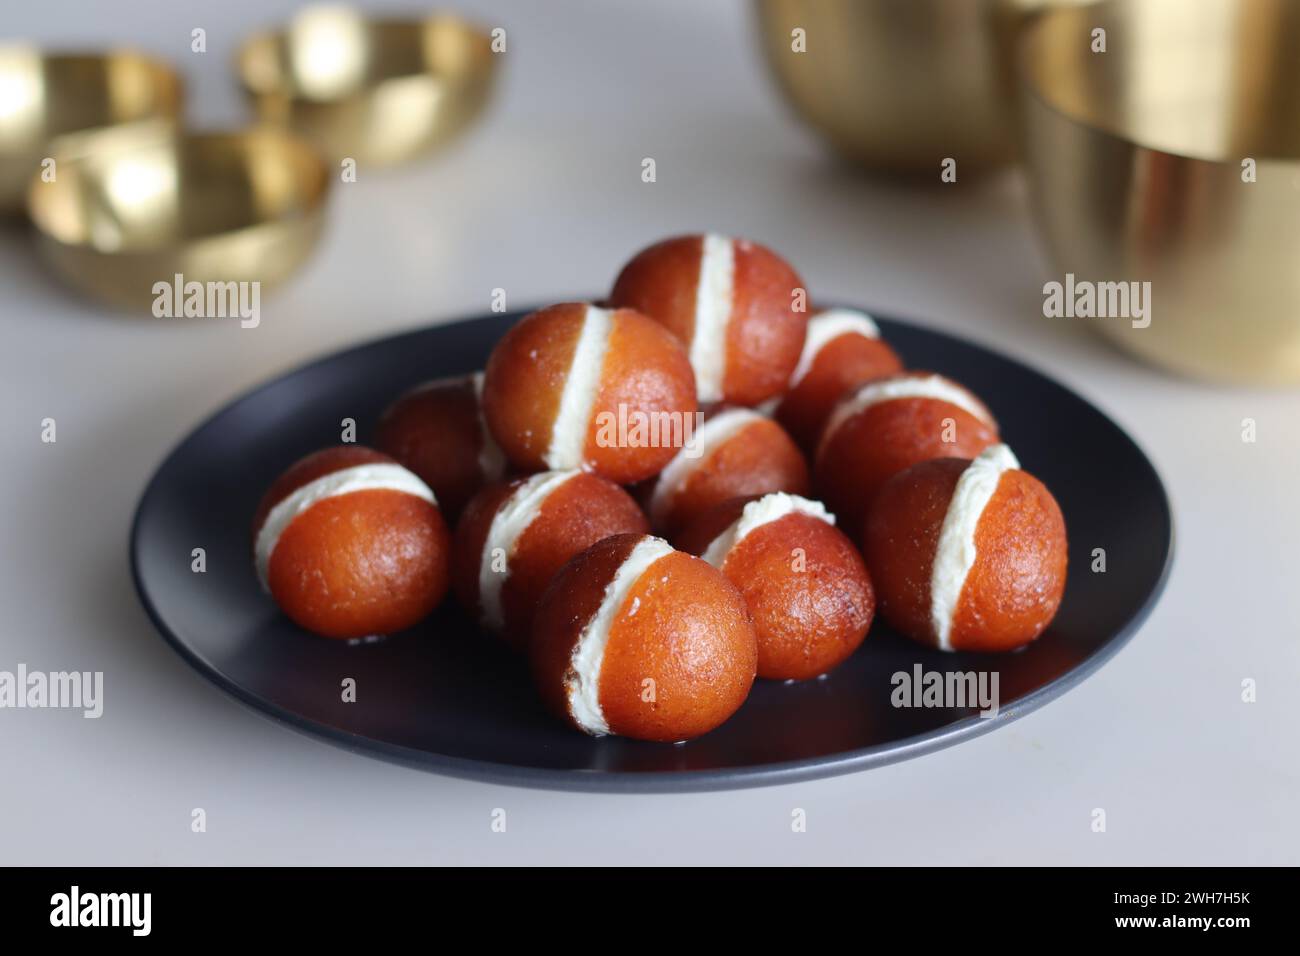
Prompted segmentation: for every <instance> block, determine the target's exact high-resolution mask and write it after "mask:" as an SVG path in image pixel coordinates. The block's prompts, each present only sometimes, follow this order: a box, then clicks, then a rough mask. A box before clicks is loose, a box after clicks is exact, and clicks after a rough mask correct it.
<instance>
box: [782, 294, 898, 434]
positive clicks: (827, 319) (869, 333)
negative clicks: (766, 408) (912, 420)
mask: <svg viewBox="0 0 1300 956" xmlns="http://www.w3.org/2000/svg"><path fill="white" fill-rule="evenodd" d="M902 370H903V363H902V361H901V360H900V359H899V358H898V354H897V353H896V352H895V351H894V350H893V349H892V348H890V347H889V345H888V344H887V343H886V342H885V341H884V340H883V339H882V338H881V337H880V329H879V328H878V327H877V326H876V323H875V321H874V320H873V319H872V318H871V316H869V315H867V314H866V313H865V312H859V311H857V310H855V309H827V310H825V311H823V312H818V313H816V314H814V315H813V317H812V318H811V319H809V320H808V337H807V339H806V340H805V341H804V344H803V353H802V354H801V355H800V356H799V364H798V365H796V366H795V369H794V373H793V374H792V375H791V376H790V384H789V386H788V387H787V389H786V393H785V394H784V395H783V396H781V398H780V399H779V400H778V401H777V403H776V408H775V410H774V412H773V415H774V417H775V418H776V420H777V421H778V422H780V423H781V424H782V425H783V426H784V427H785V430H786V431H787V432H789V433H790V435H791V437H792V438H794V440H795V441H797V442H798V443H799V447H801V448H803V449H804V451H806V452H808V453H809V454H811V453H812V452H813V451H814V450H816V448H817V439H818V438H819V437H820V436H821V431H822V426H823V425H825V424H826V419H827V418H829V417H830V414H831V411H832V410H833V409H834V408H835V403H836V402H838V401H839V400H840V398H841V397H842V396H843V395H844V393H845V392H847V391H848V390H849V389H851V388H853V387H854V386H855V385H861V384H862V383H863V382H870V381H873V380H875V379H878V378H885V377H886V376H890V375H896V374H898V373H899V372H901V371H902Z"/></svg>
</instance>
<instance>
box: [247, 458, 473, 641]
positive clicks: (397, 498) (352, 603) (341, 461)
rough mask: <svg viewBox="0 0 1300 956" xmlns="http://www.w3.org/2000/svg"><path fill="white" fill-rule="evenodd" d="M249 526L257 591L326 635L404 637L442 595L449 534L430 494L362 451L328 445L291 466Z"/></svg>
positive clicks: (386, 461) (393, 465)
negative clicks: (400, 633)
mask: <svg viewBox="0 0 1300 956" xmlns="http://www.w3.org/2000/svg"><path fill="white" fill-rule="evenodd" d="M253 529H254V530H253V549H254V562H255V566H256V569H257V575H258V578H259V579H260V580H261V582H262V586H263V587H264V588H265V589H266V590H268V591H269V592H270V594H271V596H272V597H273V598H274V599H275V602H276V604H278V605H279V606H280V608H281V610H283V611H284V613H285V614H287V615H288V616H289V617H290V618H292V619H293V621H294V622H296V623H297V624H299V625H301V626H302V627H304V628H306V629H307V630H309V631H313V632H315V633H317V634H321V635H323V636H325V637H337V638H359V637H370V636H374V635H382V634H391V633H393V632H395V631H401V630H405V629H406V628H408V627H411V626H412V625H414V624H416V623H418V622H419V621H420V620H421V619H422V618H424V617H425V616H426V615H427V614H428V613H429V612H430V611H432V610H433V609H434V608H435V607H436V606H437V605H438V602H440V601H441V600H442V598H443V596H444V595H445V594H446V592H447V586H448V578H449V573H448V571H449V564H450V562H449V555H450V551H451V535H450V533H449V532H448V530H447V525H446V522H445V521H444V520H443V517H442V513H441V512H440V511H439V510H438V504H437V500H436V498H435V497H434V494H433V491H432V490H431V489H430V488H429V486H428V485H427V484H425V483H424V482H423V481H421V480H420V479H419V478H418V477H417V476H416V475H415V474H414V473H412V472H411V471H409V470H407V469H406V468H403V467H402V466H401V465H399V464H398V463H397V462H396V461H394V460H393V459H392V458H390V457H388V456H387V455H382V454H380V453H379V452H377V451H374V450H372V449H369V448H364V447H361V446H358V445H342V446H339V447H337V448H328V449H325V450H324V451H318V452H316V453H314V454H311V455H308V456H307V457H306V458H303V459H301V460H300V461H298V462H297V463H296V464H294V465H292V466H291V467H290V468H289V470H288V471H286V472H285V473H284V474H282V475H281V476H280V477H279V478H277V479H276V480H275V482H273V483H272V485H271V487H270V490H268V491H267V493H266V495H265V496H264V497H263V498H262V502H261V505H260V506H259V507H258V509H257V515H256V517H255V518H254V522H253Z"/></svg>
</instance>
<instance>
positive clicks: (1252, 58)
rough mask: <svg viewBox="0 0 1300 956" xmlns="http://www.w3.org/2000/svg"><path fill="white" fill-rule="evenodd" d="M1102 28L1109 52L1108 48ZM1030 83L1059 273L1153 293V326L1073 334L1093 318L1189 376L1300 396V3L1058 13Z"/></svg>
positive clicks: (1030, 154) (1174, 4)
mask: <svg viewBox="0 0 1300 956" xmlns="http://www.w3.org/2000/svg"><path fill="white" fill-rule="evenodd" d="M1097 29H1102V30H1105V40H1106V52H1104V53H1094V52H1092V46H1093V43H1094V33H1093V31H1094V30H1097ZM1021 71H1022V78H1023V87H1024V90H1023V94H1024V95H1023V96H1022V116H1023V132H1024V140H1025V148H1026V151H1027V157H1026V161H1027V165H1028V173H1029V177H1030V183H1031V187H1032V192H1033V197H1034V204H1035V207H1036V213H1037V217H1038V220H1039V224H1040V226H1041V229H1042V232H1043V233H1044V235H1045V237H1046V242H1047V246H1048V248H1049V250H1050V253H1051V256H1052V259H1053V260H1054V262H1055V265H1056V267H1057V268H1058V269H1059V270H1060V274H1059V275H1057V276H1055V277H1054V278H1055V279H1056V280H1057V281H1059V282H1061V284H1062V285H1064V284H1065V282H1066V277H1067V274H1073V275H1074V277H1075V283H1076V286H1077V283H1078V281H1079V280H1086V281H1087V282H1090V283H1100V282H1150V283H1151V286H1150V297H1149V303H1148V305H1149V307H1150V313H1149V316H1148V318H1149V322H1150V324H1149V326H1147V327H1145V328H1135V327H1134V323H1133V322H1132V321H1127V320H1125V319H1124V318H1123V317H1119V318H1115V317H1111V318H1092V319H1063V320H1062V321H1079V322H1088V323H1089V324H1091V325H1093V326H1094V327H1096V328H1097V329H1099V330H1100V331H1101V332H1102V333H1103V334H1105V335H1106V336H1107V337H1109V338H1111V339H1112V340H1114V341H1115V342H1117V343H1118V344H1119V345H1121V346H1122V347H1123V348H1125V349H1127V350H1129V351H1131V352H1132V353H1134V354H1136V355H1138V356H1140V357H1142V358H1144V359H1146V360H1148V361H1150V362H1152V363H1154V364H1157V365H1160V366H1164V367H1165V368H1168V369H1171V370H1174V371H1177V372H1180V373H1183V374H1186V375H1190V376H1195V377H1200V378H1206V379H1213V380H1219V381H1228V382H1250V383H1258V384H1282V383H1300V15H1297V10H1296V7H1295V4H1294V3H1293V2H1292V0H1141V2H1140V3H1135V2H1111V0H1107V2H1103V3H1100V4H1097V5H1094V6H1091V7H1086V8H1081V9H1060V10H1051V11H1048V12H1045V13H1043V14H1042V15H1041V16H1040V17H1039V18H1037V19H1036V20H1035V22H1033V23H1032V24H1031V25H1029V26H1028V27H1027V29H1026V30H1025V32H1024V35H1023V37H1022V49H1021ZM1252 178H1253V180H1254V181H1250V180H1251V179H1252ZM1142 321H1146V320H1145V319H1144V320H1142Z"/></svg>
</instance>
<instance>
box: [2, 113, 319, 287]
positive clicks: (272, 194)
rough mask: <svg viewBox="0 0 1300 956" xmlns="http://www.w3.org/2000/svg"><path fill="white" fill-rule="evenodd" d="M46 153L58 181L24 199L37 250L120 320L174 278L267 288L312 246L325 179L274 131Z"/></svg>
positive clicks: (135, 136) (132, 137) (101, 137)
mask: <svg viewBox="0 0 1300 956" xmlns="http://www.w3.org/2000/svg"><path fill="white" fill-rule="evenodd" d="M53 150H54V157H55V162H56V163H57V169H58V176H57V177H56V179H55V180H54V181H53V182H45V181H43V180H42V179H41V177H40V176H39V175H37V176H36V177H35V178H33V179H32V181H31V184H30V186H29V187H28V194H27V199H28V213H29V215H30V216H31V219H32V222H33V223H34V224H35V226H36V229H37V231H38V233H39V236H40V247H41V250H42V252H43V254H44V255H45V257H46V258H47V259H48V260H49V262H50V264H51V265H52V266H53V267H54V269H55V271H57V272H58V273H59V274H60V275H61V276H62V277H63V278H65V279H67V280H68V281H69V282H70V283H71V284H72V285H74V286H75V287H77V288H78V289H80V290H82V291H84V292H86V293H88V294H90V295H92V296H95V297H97V298H103V299H106V300H108V301H110V302H112V303H113V304H116V305H119V306H122V307H124V308H127V309H132V310H137V309H140V308H141V307H147V306H148V305H149V304H150V303H152V302H154V301H155V299H156V293H155V291H154V286H155V283H158V282H165V283H171V282H172V281H173V279H174V277H175V276H177V275H181V276H183V278H184V281H186V282H190V281H194V282H200V283H208V282H257V283H260V286H259V288H260V287H269V286H272V285H274V284H275V283H277V282H279V281H280V280H282V279H284V278H285V277H287V276H288V275H290V274H291V273H292V272H294V270H296V269H297V268H298V266H299V265H301V264H302V262H303V261H304V260H305V259H306V258H307V255H308V254H309V253H310V252H311V250H312V248H313V247H314V246H315V244H316V241H317V239H318V238H319V236H320V232H321V227H322V222H323V213H324V207H325V199H326V197H327V195H328V193H329V187H330V182H331V177H330V175H329V170H328V167H327V166H326V164H325V161H324V160H323V159H322V158H321V156H320V154H319V153H318V152H317V151H316V150H315V149H313V148H312V147H311V146H310V145H309V144H307V143H304V142H303V141H301V140H299V139H297V138H296V137H293V136H292V135H290V134H288V133H286V132H284V131H282V130H276V129H259V128H254V129H250V130H246V131H242V132H234V133H180V132H177V131H175V130H160V129H152V130H148V131H141V130H138V129H111V130H106V131H100V132H96V133H90V134H73V135H70V136H66V137H62V138H60V139H58V140H56V141H55V143H54V145H53ZM259 294H260V293H259Z"/></svg>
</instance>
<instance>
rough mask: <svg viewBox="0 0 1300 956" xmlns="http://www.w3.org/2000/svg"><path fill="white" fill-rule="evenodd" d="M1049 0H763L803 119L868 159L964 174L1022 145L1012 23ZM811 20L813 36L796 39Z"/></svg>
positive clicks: (774, 46) (788, 92)
mask: <svg viewBox="0 0 1300 956" xmlns="http://www.w3.org/2000/svg"><path fill="white" fill-rule="evenodd" d="M1041 2H1042V0H757V9H758V20H759V30H760V33H761V38H762V46H763V50H764V52H765V53H766V55H767V62H768V65H769V66H770V67H771V69H772V72H773V73H774V74H775V75H776V78H777V81H778V85H779V86H780V87H781V89H782V91H783V92H784V93H785V96H786V98H787V99H788V100H789V101H790V103H791V104H792V105H793V106H794V108H795V110H796V112H798V113H799V114H800V115H801V116H802V117H803V119H804V120H806V121H807V122H808V123H809V124H810V125H812V126H813V127H814V128H815V129H816V130H817V131H819V132H820V133H821V134H822V135H823V136H824V137H825V138H826V139H827V140H829V141H830V143H831V144H832V145H833V146H835V147H836V148H837V149H838V150H839V151H840V152H842V153H844V154H846V155H847V156H848V157H850V158H851V159H854V160H856V161H858V162H861V163H863V164H865V165H867V166H870V167H874V168H879V169H884V170H887V171H893V172H903V173H915V174H922V175H933V176H935V177H936V179H937V177H938V174H939V168H940V163H942V162H943V160H944V159H946V158H948V157H953V158H955V159H956V160H957V167H958V176H959V177H960V175H961V174H962V173H963V172H968V171H970V172H974V171H981V170H986V169H989V168H991V167H996V166H998V165H1000V164H1002V163H1005V162H1007V161H1008V160H1010V159H1012V158H1013V157H1014V155H1015V126H1014V109H1013V104H1014V84H1013V79H1014V77H1013V72H1012V71H1011V70H1010V69H1009V68H1008V64H1009V63H1010V62H1011V53H1012V50H1013V47H1014V44H1013V40H1014V31H1015V29H1016V28H1017V26H1018V23H1019V22H1020V18H1021V17H1022V16H1023V14H1024V13H1025V12H1026V11H1028V10H1030V9H1032V8H1035V7H1037V6H1039V5H1040V4H1041ZM795 29H802V30H803V31H804V35H805V38H806V45H807V48H806V50H805V51H804V52H795V51H794V50H793V49H792V42H793V41H792V31H794V30H795Z"/></svg>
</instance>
